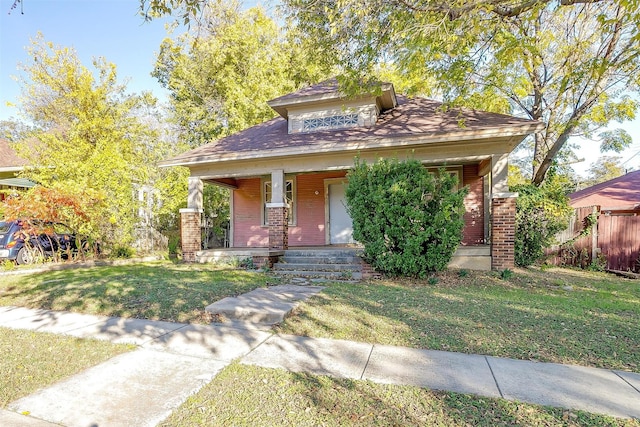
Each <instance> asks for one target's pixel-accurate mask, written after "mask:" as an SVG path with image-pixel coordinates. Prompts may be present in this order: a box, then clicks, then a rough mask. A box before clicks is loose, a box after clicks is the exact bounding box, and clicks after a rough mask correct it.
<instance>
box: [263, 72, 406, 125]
mask: <svg viewBox="0 0 640 427" xmlns="http://www.w3.org/2000/svg"><path fill="white" fill-rule="evenodd" d="M379 89H380V94H379V95H378V96H377V97H376V98H377V99H378V101H379V103H380V106H381V107H382V110H388V109H391V108H394V107H395V106H396V105H397V99H396V92H395V90H394V89H393V85H392V84H391V83H383V82H381V83H380V84H379ZM365 96H366V97H370V96H371V95H365ZM354 98H358V97H354ZM336 99H348V97H346V96H345V94H344V93H342V92H341V91H340V85H339V83H338V79H336V78H333V79H329V80H325V81H324V82H321V83H318V84H315V85H311V86H308V87H305V88H302V89H300V90H298V91H296V92H292V93H289V94H287V95H283V96H280V97H278V98H275V99H272V100H271V101H267V104H268V105H269V106H270V107H271V108H273V109H274V110H275V111H276V112H277V113H278V114H280V116H281V117H283V118H285V119H286V118H287V117H288V115H289V112H288V109H289V108H290V107H302V106H304V105H308V104H311V103H317V102H326V101H332V100H336Z"/></svg>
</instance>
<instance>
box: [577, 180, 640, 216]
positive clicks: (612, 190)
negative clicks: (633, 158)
mask: <svg viewBox="0 0 640 427" xmlns="http://www.w3.org/2000/svg"><path fill="white" fill-rule="evenodd" d="M569 199H571V201H570V204H571V206H573V207H574V208H581V207H584V206H601V208H609V209H612V208H615V209H634V208H640V170H637V171H633V172H629V173H627V174H626V175H622V176H619V177H618V178H614V179H610V180H609V181H605V182H601V183H600V184H596V185H594V186H591V187H589V188H585V189H584V190H580V191H576V192H575V193H571V194H569Z"/></svg>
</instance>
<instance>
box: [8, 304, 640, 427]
mask: <svg viewBox="0 0 640 427" xmlns="http://www.w3.org/2000/svg"><path fill="white" fill-rule="evenodd" d="M0 326H3V327H9V328H16V329H28V330H34V331H42V332H53V333H59V334H65V335H71V336H75V337H82V338H97V339H103V340H109V341H112V342H115V343H133V344H136V345H137V346H138V349H137V350H135V351H132V352H129V353H126V354H122V355H119V356H116V357H114V358H112V359H110V360H108V361H107V362H105V363H102V364H100V365H97V366H94V367H92V368H89V369H87V370H86V371H84V372H81V373H79V374H77V375H74V376H72V377H70V378H68V379H66V380H63V381H61V382H59V383H56V384H54V385H52V386H51V387H48V388H45V389H43V390H40V391H38V392H36V393H34V394H32V395H29V396H27V397H24V398H22V399H19V400H17V401H15V402H12V403H11V404H9V407H8V408H7V409H8V410H4V411H2V410H0V425H1V426H5V425H6V426H18V427H20V426H25V427H26V426H28V427H35V426H39V427H40V426H52V425H63V426H78V427H89V426H100V427H109V426H117V427H120V426H129V425H135V426H155V425H157V424H158V423H159V422H161V421H162V420H163V419H165V418H166V417H167V416H168V415H169V414H170V413H171V411H173V410H174V409H175V408H177V407H178V406H180V404H182V403H183V402H184V401H185V400H186V398H187V397H188V396H189V395H191V394H193V393H195V392H197V391H198V390H199V389H200V388H201V387H202V386H204V385H205V384H206V383H207V382H209V381H211V379H212V378H214V377H215V375H216V374H217V373H218V372H220V370H222V369H223V368H224V367H225V366H227V365H228V364H229V363H230V362H231V361H233V360H235V359H239V360H240V362H241V363H244V364H251V365H258V366H263V367H269V368H284V369H287V370H290V371H295V372H308V373H314V374H320V375H330V376H334V377H343V378H353V379H365V380H371V381H374V382H379V383H388V384H410V385H416V386H420V387H427V388H430V389H436V390H450V391H456V392H462V393H473V394H477V395H481V396H489V397H499V398H504V399H510V400H519V401H524V402H530V403H538V404H543V405H551V406H558V407H563V408H569V409H583V410H586V411H590V412H595V413H602V414H609V415H613V416H617V417H631V418H640V374H638V373H629V372H619V371H611V370H606V369H594V368H585V367H580V366H568V365H559V364H552V363H535V362H528V361H521V360H511V359H504V358H497V357H489V356H479V355H468V354H460V353H450V352H443V351H430V350H416V349H408V348H402V347H392V346H384V345H372V344H366V343H359V342H350V341H342V340H330V339H316V338H307V337H299V336H292V335H274V334H272V333H270V332H268V331H264V330H261V329H259V328H258V329H256V328H248V327H244V326H239V325H237V324H233V325H232V326H228V325H223V324H212V325H188V324H180V323H169V322H154V321H148V320H138V319H123V318H113V317H102V316H92V315H82V314H76V313H68V312H54V311H47V310H29V309H25V308H20V307H0ZM22 414H28V415H22Z"/></svg>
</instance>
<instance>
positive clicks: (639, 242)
mask: <svg viewBox="0 0 640 427" xmlns="http://www.w3.org/2000/svg"><path fill="white" fill-rule="evenodd" d="M591 214H596V215H597V217H598V220H597V222H594V223H593V224H592V225H591V230H590V232H588V233H586V232H585V233H582V232H583V230H584V228H585V225H587V226H588V225H589V221H588V219H587V218H588V216H589V215H591ZM639 214H640V210H601V209H600V207H599V206H589V207H585V208H577V209H576V210H575V211H574V215H573V216H572V218H571V220H570V222H569V226H568V227H567V229H566V230H565V231H563V232H561V233H559V234H558V235H557V236H556V240H557V242H558V244H557V245H554V246H552V247H550V248H549V249H547V251H546V255H547V260H548V262H550V263H552V264H555V265H571V266H576V267H582V268H585V267H588V266H589V265H590V264H591V263H592V262H593V260H594V259H595V260H596V263H602V265H603V266H604V267H605V268H606V269H607V270H617V271H634V272H639V271H640V215H639Z"/></svg>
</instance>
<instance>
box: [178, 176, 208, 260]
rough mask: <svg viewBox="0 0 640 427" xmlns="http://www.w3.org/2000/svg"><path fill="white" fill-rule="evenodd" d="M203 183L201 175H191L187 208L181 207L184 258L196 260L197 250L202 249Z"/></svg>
mask: <svg viewBox="0 0 640 427" xmlns="http://www.w3.org/2000/svg"><path fill="white" fill-rule="evenodd" d="M202 194H203V183H202V180H201V179H200V178H199V177H196V176H191V177H189V194H188V196H187V207H186V209H180V240H181V241H182V260H183V261H184V262H195V261H196V252H198V251H200V250H201V249H202V234H201V229H200V226H201V223H200V222H201V219H200V217H201V214H202V212H203V211H202V206H203V205H202Z"/></svg>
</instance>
